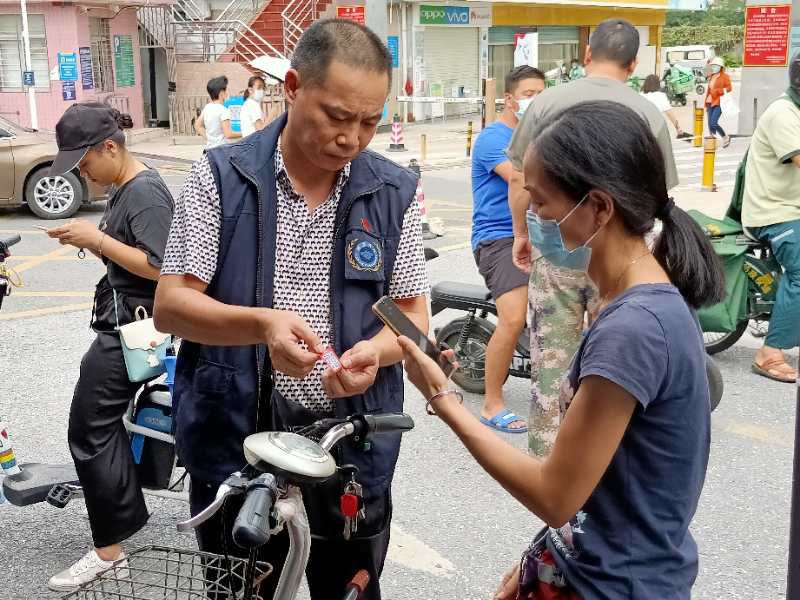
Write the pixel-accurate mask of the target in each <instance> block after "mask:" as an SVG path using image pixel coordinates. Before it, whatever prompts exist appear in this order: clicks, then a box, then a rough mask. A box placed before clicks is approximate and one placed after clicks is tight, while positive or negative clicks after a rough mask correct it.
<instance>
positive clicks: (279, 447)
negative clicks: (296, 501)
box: [244, 431, 336, 482]
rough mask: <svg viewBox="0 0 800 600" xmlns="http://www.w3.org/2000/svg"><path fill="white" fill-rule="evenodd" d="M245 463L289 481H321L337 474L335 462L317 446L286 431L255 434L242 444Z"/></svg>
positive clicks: (328, 453)
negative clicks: (284, 477)
mask: <svg viewBox="0 0 800 600" xmlns="http://www.w3.org/2000/svg"><path fill="white" fill-rule="evenodd" d="M244 456H245V459H246V460H247V462H248V463H249V464H250V465H252V466H253V467H255V468H256V469H258V470H259V471H261V472H264V473H270V472H272V473H274V474H278V473H279V474H282V475H285V476H286V477H287V478H288V479H289V480H292V481H294V480H296V481H310V482H313V481H324V480H325V479H328V478H329V477H332V476H333V475H334V474H335V473H336V461H335V460H334V458H333V456H331V454H330V452H327V451H325V450H324V449H323V448H322V446H320V445H319V444H317V443H316V442H314V441H312V440H310V439H308V438H306V437H303V436H302V435H298V434H296V433H289V432H285V431H267V432H262V433H255V434H253V435H250V436H248V437H247V438H245V440H244Z"/></svg>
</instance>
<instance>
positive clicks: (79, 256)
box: [78, 248, 86, 260]
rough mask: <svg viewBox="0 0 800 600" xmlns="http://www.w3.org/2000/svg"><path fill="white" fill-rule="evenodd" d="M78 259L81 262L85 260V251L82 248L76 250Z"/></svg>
mask: <svg viewBox="0 0 800 600" xmlns="http://www.w3.org/2000/svg"><path fill="white" fill-rule="evenodd" d="M78 258H80V259H81V260H83V259H84V258H86V250H84V249H83V248H78Z"/></svg>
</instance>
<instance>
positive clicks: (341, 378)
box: [322, 340, 380, 398]
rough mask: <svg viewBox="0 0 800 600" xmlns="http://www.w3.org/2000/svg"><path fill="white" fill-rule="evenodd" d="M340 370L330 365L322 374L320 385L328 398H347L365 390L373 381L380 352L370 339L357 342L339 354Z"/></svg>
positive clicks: (378, 364) (378, 363)
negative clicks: (334, 370) (336, 371)
mask: <svg viewBox="0 0 800 600" xmlns="http://www.w3.org/2000/svg"><path fill="white" fill-rule="evenodd" d="M340 360H341V363H342V370H341V371H339V372H338V373H334V372H333V371H332V370H331V368H330V367H328V368H327V369H325V372H324V373H323V374H322V387H323V388H324V389H325V393H326V394H327V395H328V397H329V398H347V397H349V396H357V395H358V394H363V393H364V392H366V391H367V390H368V389H369V388H370V387H372V384H373V383H375V376H376V375H377V374H378V367H379V366H380V354H379V353H378V349H377V348H376V347H375V344H374V343H372V341H370V340H364V341H362V342H358V343H357V344H356V345H355V346H353V347H352V348H350V350H348V351H347V352H345V353H344V354H342V356H341V359H340Z"/></svg>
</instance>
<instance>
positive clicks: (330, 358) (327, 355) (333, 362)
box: [321, 348, 342, 373]
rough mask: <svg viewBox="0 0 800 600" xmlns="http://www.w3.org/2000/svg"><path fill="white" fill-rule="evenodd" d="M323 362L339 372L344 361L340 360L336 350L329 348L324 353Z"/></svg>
mask: <svg viewBox="0 0 800 600" xmlns="http://www.w3.org/2000/svg"><path fill="white" fill-rule="evenodd" d="M321 358H322V362H324V363H325V364H326V365H328V366H329V367H330V368H331V371H333V372H334V373H338V372H339V371H341V370H342V363H341V362H340V361H339V357H338V356H336V352H335V351H334V349H333V348H328V349H327V350H325V352H323V353H322V357H321Z"/></svg>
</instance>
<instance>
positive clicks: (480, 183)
mask: <svg viewBox="0 0 800 600" xmlns="http://www.w3.org/2000/svg"><path fill="white" fill-rule="evenodd" d="M544 88H545V78H544V73H542V72H541V71H540V70H539V69H535V68H533V67H529V66H527V65H522V66H519V67H517V68H515V69H513V70H512V71H510V72H509V73H508V74H507V75H506V78H505V94H504V102H505V103H504V105H503V112H502V113H500V118H499V119H498V120H497V121H495V122H494V123H492V124H490V125H488V126H487V127H486V128H485V129H484V130H483V131H481V133H480V135H479V136H478V139H477V140H475V148H474V149H473V152H472V252H473V255H474V256H475V262H476V264H477V265H478V271H480V274H481V276H482V277H483V279H484V281H485V282H486V286H487V287H488V288H489V291H490V292H491V294H492V298H494V301H495V305H496V306H497V327H495V330H494V333H493V334H492V339H491V340H490V341H489V345H488V347H487V348H486V365H485V370H484V371H485V373H486V395H485V396H484V399H483V406H482V407H481V416H480V418H481V422H482V423H483V424H484V425H487V426H489V427H492V428H493V429H497V430H498V431H502V432H504V433H525V432H526V431H528V427H527V424H526V423H525V421H524V420H523V419H522V418H520V417H518V416H517V415H515V414H514V413H513V412H512V411H510V410H508V409H507V408H506V405H505V402H504V400H503V384H504V383H505V381H506V379H507V378H508V368H509V366H510V365H511V358H512V356H513V354H514V348H515V347H516V344H517V340H518V339H519V336H520V334H521V333H522V330H523V328H524V327H525V320H526V308H527V304H528V274H527V273H526V272H524V271H522V270H521V269H519V268H518V267H517V266H516V265H515V264H514V263H513V261H512V259H511V249H512V246H513V245H514V223H513V221H512V219H511V208H510V207H509V204H508V181H509V179H511V175H512V173H513V171H514V167H513V166H512V165H511V161H510V160H508V157H507V156H506V153H505V150H506V148H507V147H508V143H509V142H510V141H511V136H512V135H513V134H514V128H515V127H516V126H517V124H518V123H519V120H520V118H522V116H523V115H524V114H525V111H526V110H527V108H528V106H529V105H530V103H531V102H532V101H533V99H534V98H535V97H536V95H537V94H539V93H540V92H542V91H543V90H544Z"/></svg>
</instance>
